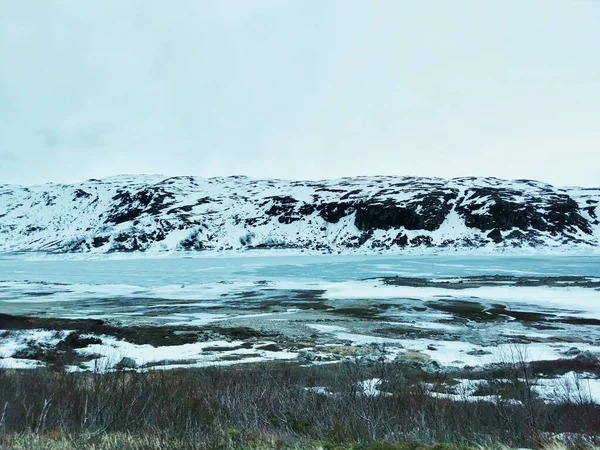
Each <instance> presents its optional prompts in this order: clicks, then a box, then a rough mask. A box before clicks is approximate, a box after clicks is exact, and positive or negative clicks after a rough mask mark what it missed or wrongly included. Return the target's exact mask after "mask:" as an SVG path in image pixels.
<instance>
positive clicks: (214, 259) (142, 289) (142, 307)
mask: <svg viewBox="0 0 600 450" xmlns="http://www.w3.org/2000/svg"><path fill="white" fill-rule="evenodd" d="M0 312H1V313H4V314H9V315H13V316H14V315H20V316H30V317H36V318H41V319H43V320H46V322H40V325H39V328H45V329H54V330H61V332H63V331H64V330H65V327H67V331H69V329H68V326H67V325H65V324H64V323H61V324H58V325H57V323H56V322H52V321H51V319H52V320H54V319H57V318H60V319H68V320H71V321H72V322H68V324H70V325H69V326H71V327H72V329H73V330H75V331H77V330H84V331H85V330H88V329H90V325H89V324H87V322H85V321H86V320H90V319H97V320H103V321H105V323H106V324H108V325H103V327H104V328H102V329H100V330H96V331H95V333H96V334H98V333H104V334H107V335H106V336H103V337H102V339H103V344H102V345H96V346H90V347H89V348H84V349H83V350H80V351H81V352H84V353H85V352H88V353H89V354H93V355H95V356H94V357H98V355H104V357H108V356H109V353H112V356H111V357H112V359H113V360H116V359H119V358H121V357H123V356H128V357H132V358H133V359H135V360H136V362H137V363H138V364H140V365H144V364H146V365H152V364H158V363H161V364H164V363H165V361H167V360H168V365H171V366H177V365H178V364H183V361H185V365H198V364H206V363H224V362H225V361H227V362H232V361H233V362H239V361H242V362H252V361H260V360H268V359H293V358H296V357H297V356H298V355H299V354H300V353H301V350H302V349H307V348H308V349H310V351H311V352H313V353H315V354H316V355H317V357H315V358H319V359H317V361H319V360H322V361H328V360H336V358H338V357H340V358H341V357H342V356H340V355H341V354H342V353H343V354H350V355H353V353H352V352H353V351H354V350H357V349H361V348H364V347H365V346H367V347H368V346H373V345H385V346H386V348H387V350H386V352H387V354H386V356H385V357H386V358H388V359H394V358H398V357H402V355H403V354H406V353H407V352H416V353H417V354H419V355H420V356H419V357H420V358H427V359H431V360H435V361H438V362H439V363H440V364H443V365H467V364H468V365H479V364H486V363H490V362H493V361H494V360H497V359H498V355H497V354H496V353H497V349H498V348H501V347H502V346H503V345H512V344H515V343H518V344H523V345H528V346H529V348H530V349H531V350H532V351H531V354H532V355H533V357H534V358H537V359H552V358H561V357H565V355H567V353H568V352H569V351H570V352H571V353H570V356H576V355H577V354H579V353H581V352H585V351H588V352H590V351H597V350H598V351H600V332H599V330H600V258H599V257H597V256H595V257H594V256H589V257H573V256H568V257H567V256H562V257H549V256H543V257H542V256H527V257H515V256H493V257H492V256H477V257H465V256H418V257H417V256H396V257H391V256H334V255H323V256H283V255H281V256H246V255H245V256H214V255H210V256H203V255H201V254H200V255H194V257H173V256H169V257H162V258H134V257H118V258H115V257H114V256H113V257H111V256H107V257H101V258H98V259H74V258H73V257H59V256H52V257H47V256H41V255H39V256H36V255H25V256H22V255H9V256H7V255H5V256H3V257H0ZM78 321H79V322H78ZM0 324H1V322H0ZM24 326H25V327H28V328H29V329H31V328H35V327H33V325H30V324H29V325H23V324H21V325H18V324H17V325H15V323H14V320H13V321H12V322H10V326H9V325H6V326H5V328H6V329H8V330H11V329H16V328H19V327H21V328H22V327H24ZM94 326H96V325H94ZM109 326H110V327H113V328H114V327H121V328H119V329H116V328H114V329H113V328H107V327H109ZM136 327H160V328H162V331H161V332H162V333H163V334H164V335H165V336H167V337H166V338H165V339H164V342H163V341H161V340H160V339H159V340H157V338H156V337H155V336H152V338H150V337H148V338H147V339H146V338H141V337H140V336H142V335H144V336H145V334H144V333H146V334H148V330H147V329H144V330H140V329H139V328H136ZM92 328H93V327H92ZM1 329H2V327H1V326H0V331H1ZM123 330H129V331H127V332H125V331H123ZM227 330H229V331H227ZM231 330H234V331H231ZM235 330H238V331H239V330H243V331H242V332H238V331H235ZM248 330H254V331H252V332H249V331H248ZM19 332H20V333H22V335H19V336H20V337H18V336H17V337H15V336H16V334H15V332H12V331H11V332H10V333H9V335H8V336H7V337H5V338H4V350H2V345H3V344H2V342H3V341H2V340H1V339H2V338H0V358H3V359H4V362H5V363H8V362H9V361H10V362H11V364H13V363H14V360H15V358H14V355H15V354H21V353H22V352H21V353H19V352H18V351H15V350H14V349H21V350H22V349H23V346H25V347H26V346H27V345H29V344H28V343H27V342H28V341H27V339H30V340H31V339H34V338H35V335H31V333H36V332H37V331H27V332H25V331H22V330H21V331H19ZM23 333H24V334H23ZM27 333H30V335H27ZM127 333H128V334H127ZM136 333H137V334H136ZM182 335H185V336H188V335H189V336H191V338H190V339H183V340H182V339H181V338H180V337H181V336H182ZM28 336H29V337H28ZM43 336H45V337H44V339H46V340H48V339H51V338H50V337H49V336H50V335H43ZM123 336H125V337H123ZM127 336H130V339H129V341H131V342H129V341H128V342H125V341H127V340H128V338H127ZM173 336H179V338H177V339H174V338H173ZM36 339H39V336H38V337H37V338H36ZM52 339H55V340H57V339H58V340H60V336H58V337H57V336H54V337H53V338H52ZM169 339H170V340H169ZM48 342H50V341H48ZM173 342H177V343H178V345H175V344H173ZM211 342H212V344H215V343H218V349H220V350H222V351H214V348H213V350H211V351H210V355H209V354H208V352H207V350H206V346H207V345H209V344H210V343H211ZM298 342H301V345H300V344H298ZM207 343H208V344H207ZM179 344H181V345H179ZM215 345H216V344H215ZM190 346H191V347H190ZM213 347H214V345H213ZM334 347H335V348H336V349H338V348H340V349H342V350H339V352H340V354H335V351H333V350H331V349H332V348H334ZM346 347H347V348H346ZM7 348H8V349H9V350H7ZM215 348H217V347H215ZM11 351H13V353H12V354H11ZM357 351H358V350H357ZM495 352H496V353H495ZM578 352H579V353H578ZM37 354H39V352H38V353H37ZM115 355H116V356H115ZM332 355H333V356H332ZM354 356H355V355H354ZM17 359H18V358H17Z"/></svg>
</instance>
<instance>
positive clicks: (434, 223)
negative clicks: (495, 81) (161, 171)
mask: <svg viewBox="0 0 600 450" xmlns="http://www.w3.org/2000/svg"><path fill="white" fill-rule="evenodd" d="M599 217H600V187H598V188H591V187H581V188H580V187H561V188H557V187H554V186H552V185H550V184H548V183H544V182H540V181H535V180H503V179H499V178H494V177H459V178H452V179H444V178H433V177H432V178H428V177H403V176H360V177H346V178H339V179H335V180H320V181H293V180H274V179H253V178H249V177H246V176H241V175H237V176H230V177H213V178H201V177H193V176H180V177H165V176H161V175H121V176H116V177H110V178H105V179H103V180H97V179H91V180H87V181H83V182H79V183H72V184H63V183H47V184H42V185H36V186H28V187H23V186H18V185H6V184H4V185H0V251H1V252H15V251H42V252H57V253H72V252H83V253H109V252H162V251H174V250H182V251H192V250H193V251H201V250H216V251H223V250H240V251H242V250H250V249H274V248H278V249H282V248H286V249H301V250H311V251H317V252H327V253H330V252H337V253H339V252H342V253H343V252H353V251H357V250H359V251H363V252H371V251H372V252H381V251H389V252H398V253H401V252H403V251H407V250H408V249H416V250H418V249H424V248H436V249H476V248H479V249H481V248H484V249H489V250H491V251H496V250H504V249H520V248H537V249H559V250H560V249H567V248H574V247H576V248H600V222H599V220H598V218H599Z"/></svg>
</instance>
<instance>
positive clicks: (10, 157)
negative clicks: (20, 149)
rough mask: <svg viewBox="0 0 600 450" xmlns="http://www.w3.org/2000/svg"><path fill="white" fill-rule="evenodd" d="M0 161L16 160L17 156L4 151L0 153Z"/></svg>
mask: <svg viewBox="0 0 600 450" xmlns="http://www.w3.org/2000/svg"><path fill="white" fill-rule="evenodd" d="M0 161H4V162H17V157H16V156H15V155H13V154H12V153H8V152H4V153H0Z"/></svg>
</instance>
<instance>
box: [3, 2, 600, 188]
mask: <svg viewBox="0 0 600 450" xmlns="http://www.w3.org/2000/svg"><path fill="white" fill-rule="evenodd" d="M1 3H2V5H1V6H2V12H1V14H0V184H1V183H20V184H34V183H41V182H46V181H61V182H69V181H79V180H84V179H87V178H92V177H94V178H100V177H104V176H109V175H116V174H120V173H163V174H167V175H188V174H190V175H202V176H221V175H234V174H244V175H249V176H253V177H272V178H292V179H321V178H337V177H342V176H352V175H374V174H398V175H422V176H441V177H454V176H466V175H485V176H497V177H503V178H534V179H540V180H544V181H548V182H550V183H553V184H557V185H572V184H579V185H595V186H598V185H600V1H596V0H537V1H536V0H495V1H492V0H489V1H488V0H486V1H483V0H452V1H450V0H438V1H433V0H410V1H401V0H389V1H388V0H360V1H354V0H338V1H334V0H310V1H309V0H290V1H287V0H273V1H269V0H220V1H217V0H211V1H202V0H173V1H163V0H102V1H83V0H44V1H39V0H20V1H9V0H3V1H1Z"/></svg>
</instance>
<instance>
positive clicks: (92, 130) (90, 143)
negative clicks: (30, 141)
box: [39, 124, 113, 149]
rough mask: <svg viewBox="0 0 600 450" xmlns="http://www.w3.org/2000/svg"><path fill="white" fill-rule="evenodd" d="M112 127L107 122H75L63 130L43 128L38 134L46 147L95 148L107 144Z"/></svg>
mask: <svg viewBox="0 0 600 450" xmlns="http://www.w3.org/2000/svg"><path fill="white" fill-rule="evenodd" d="M112 133H113V127H112V126H109V125H107V124H91V125H82V124H75V125H73V126H69V127H65V129H63V130H52V129H43V130H40V132H39V134H40V136H41V138H42V145H43V146H44V147H45V148H47V149H56V148H80V149H95V148H100V147H104V146H106V145H107V144H108V141H109V138H110V136H111V134H112Z"/></svg>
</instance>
